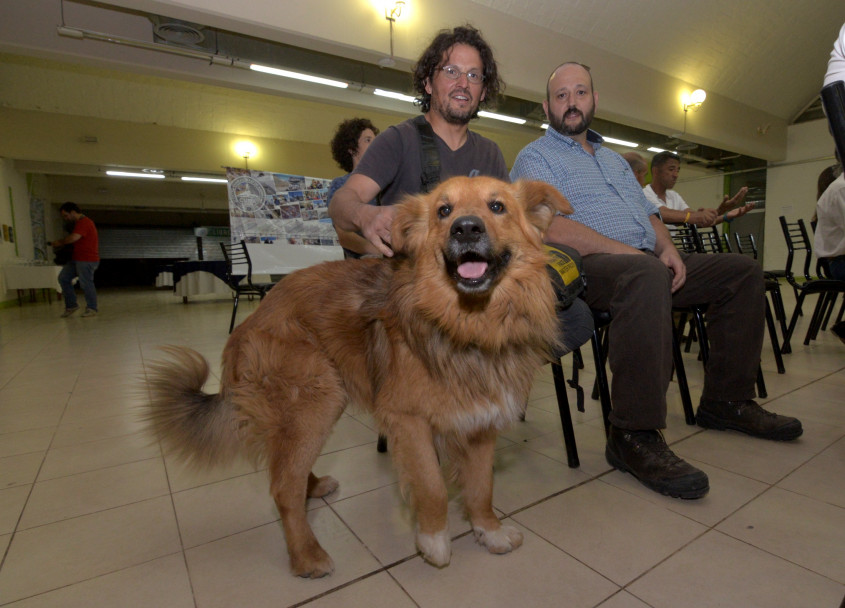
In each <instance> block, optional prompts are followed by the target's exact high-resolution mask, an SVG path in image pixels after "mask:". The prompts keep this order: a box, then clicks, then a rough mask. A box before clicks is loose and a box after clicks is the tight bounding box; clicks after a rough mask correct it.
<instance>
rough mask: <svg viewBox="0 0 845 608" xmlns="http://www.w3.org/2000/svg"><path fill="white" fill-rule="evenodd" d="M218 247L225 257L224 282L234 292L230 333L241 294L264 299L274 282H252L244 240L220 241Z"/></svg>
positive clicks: (249, 262)
mask: <svg viewBox="0 0 845 608" xmlns="http://www.w3.org/2000/svg"><path fill="white" fill-rule="evenodd" d="M220 248H221V249H222V250H223V257H224V258H225V259H226V279H225V280H226V284H227V285H228V286H229V287H230V288H231V289H232V291H233V292H234V303H233V305H232V320H231V322H230V323H229V333H232V330H233V329H234V328H235V317H236V316H237V314H238V302H240V299H241V296H242V295H246V296H250V297H251V296H258V298H259V299H264V296H265V295H267V292H268V291H270V290H271V289H272V288H273V285H275V283H254V282H253V280H252V260H251V259H250V257H249V251H248V250H247V248H246V243H245V242H244V241H240V242H238V243H220ZM244 270H245V271H246V272H244Z"/></svg>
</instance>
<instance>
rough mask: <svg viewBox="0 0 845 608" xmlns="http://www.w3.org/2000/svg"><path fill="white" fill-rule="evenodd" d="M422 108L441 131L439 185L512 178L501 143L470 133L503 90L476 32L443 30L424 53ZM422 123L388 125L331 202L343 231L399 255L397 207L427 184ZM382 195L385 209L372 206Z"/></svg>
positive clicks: (419, 77)
mask: <svg viewBox="0 0 845 608" xmlns="http://www.w3.org/2000/svg"><path fill="white" fill-rule="evenodd" d="M413 79H414V88H415V89H416V91H417V95H418V96H417V104H418V105H419V106H420V109H421V110H422V112H423V116H424V118H425V121H426V123H428V124H429V125H430V126H431V129H432V130H433V132H434V141H435V145H436V147H437V152H438V155H439V161H440V176H439V177H440V181H445V180H446V179H448V178H450V177H454V176H456V175H489V176H492V177H498V178H499V179H504V180H508V171H507V167H506V165H505V159H504V156H502V151H501V150H500V149H499V146H497V145H496V144H495V142H493V141H491V140H489V139H487V138H485V137H482V136H480V135H478V134H477V133H473V132H472V131H470V130H469V121H470V120H472V119H473V118H476V117H477V116H478V108H479V106H481V105H482V104H487V103H493V102H495V100H496V97H497V95H498V94H499V89H500V88H501V87H502V81H501V80H500V78H499V72H498V68H497V66H496V61H495V60H494V59H493V51H492V50H491V49H490V46H489V45H488V44H487V43H486V42H485V41H484V39H483V38H482V37H481V33H480V32H479V31H478V30H477V29H475V28H473V27H471V26H468V25H467V26H463V27H456V28H455V29H453V30H443V31H441V32H440V33H439V34H438V35H437V36H436V37H435V38H434V40H433V41H432V42H431V44H430V45H429V46H428V48H427V49H426V50H425V51H424V52H423V54H422V56H421V57H420V59H419V61H418V62H417V64H416V66H415V67H414V73H413ZM414 120H415V119H409V120H406V121H405V122H402V123H400V124H398V125H395V126H392V127H390V128H388V129H387V130H386V131H385V132H384V133H382V134H381V135H380V136H379V137H377V138H376V140H375V141H374V142H373V144H372V146H370V148H369V150H368V151H367V154H366V155H365V156H364V158H363V159H362V160H361V163H360V164H359V165H358V167H356V169H355V170H354V171H353V172H352V175H350V176H349V179H348V180H347V182H346V184H345V185H344V186H343V188H341V189H340V190H338V191H337V193H336V194H335V195H334V197H333V198H332V199H331V201H330V203H329V215H330V216H331V218H332V220H333V221H334V224H335V226H337V227H338V228H340V229H342V230H351V231H360V232H361V234H363V235H364V237H365V238H366V239H367V240H368V241H370V243H372V244H373V246H374V247H375V248H376V250H377V251H378V252H379V253H382V254H384V255H386V256H392V255H393V250H392V249H391V248H390V225H391V224H392V222H393V209H391V207H390V206H391V205H393V204H394V203H397V202H399V201H400V200H401V199H402V197H404V196H405V195H406V194H416V193H418V192H420V191H421V190H422V189H423V187H422V181H421V179H422V173H423V169H422V161H421V155H422V152H421V143H420V142H421V136H420V132H419V129H418V127H417V125H416V124H415V123H414ZM376 196H380V205H379V206H373V205H368V204H367V203H368V201H370V200H372V199H373V198H375V197H376Z"/></svg>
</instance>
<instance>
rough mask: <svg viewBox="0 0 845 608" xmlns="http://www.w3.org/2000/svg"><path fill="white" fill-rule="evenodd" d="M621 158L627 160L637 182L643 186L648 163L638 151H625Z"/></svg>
mask: <svg viewBox="0 0 845 608" xmlns="http://www.w3.org/2000/svg"><path fill="white" fill-rule="evenodd" d="M622 158H624V159H625V160H627V161H628V164H629V165H631V171H633V172H634V177H635V178H636V179H637V183H638V184H639V185H640V186H641V187H643V188H645V182H646V177H647V176H648V163H647V162H646V160H645V159H644V158H643V156H642V154H640V153H639V152H633V151H631V152H625V154H623V155H622Z"/></svg>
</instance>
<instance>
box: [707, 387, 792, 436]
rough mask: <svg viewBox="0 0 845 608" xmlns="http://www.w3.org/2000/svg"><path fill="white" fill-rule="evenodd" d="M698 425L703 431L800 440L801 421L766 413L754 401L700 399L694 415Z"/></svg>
mask: <svg viewBox="0 0 845 608" xmlns="http://www.w3.org/2000/svg"><path fill="white" fill-rule="evenodd" d="M695 420H696V422H698V426H701V427H704V428H705V429H716V430H719V431H724V430H726V429H729V430H732V431H739V432H741V433H746V434H748V435H751V436H752V437H760V438H762V439H774V440H776V441H789V440H790V439H795V438H796V437H800V436H801V433H803V432H804V429H803V428H802V426H801V421H800V420H798V419H797V418H792V417H791V416H781V415H780V414H775V413H773V412H767V411H766V410H764V409H763V408H762V407H760V406H759V405H757V402H756V401H752V400H751V399H749V400H748V401H713V400H711V399H704V398H703V397H702V399H701V404H700V405H699V406H698V411H697V412H696V414H695Z"/></svg>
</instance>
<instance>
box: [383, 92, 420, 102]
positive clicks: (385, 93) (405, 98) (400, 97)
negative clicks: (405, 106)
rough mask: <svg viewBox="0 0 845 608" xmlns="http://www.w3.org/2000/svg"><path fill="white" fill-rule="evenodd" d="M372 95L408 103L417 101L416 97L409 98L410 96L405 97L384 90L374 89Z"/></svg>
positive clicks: (401, 94)
mask: <svg viewBox="0 0 845 608" xmlns="http://www.w3.org/2000/svg"><path fill="white" fill-rule="evenodd" d="M373 95H378V96H379V97H390V98H391V99H398V100H400V101H408V102H410V103H414V102H415V101H416V100H417V98H416V97H411V96H410V95H405V94H404V93H397V92H395V91H385V90H384V89H375V90H374V91H373Z"/></svg>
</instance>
